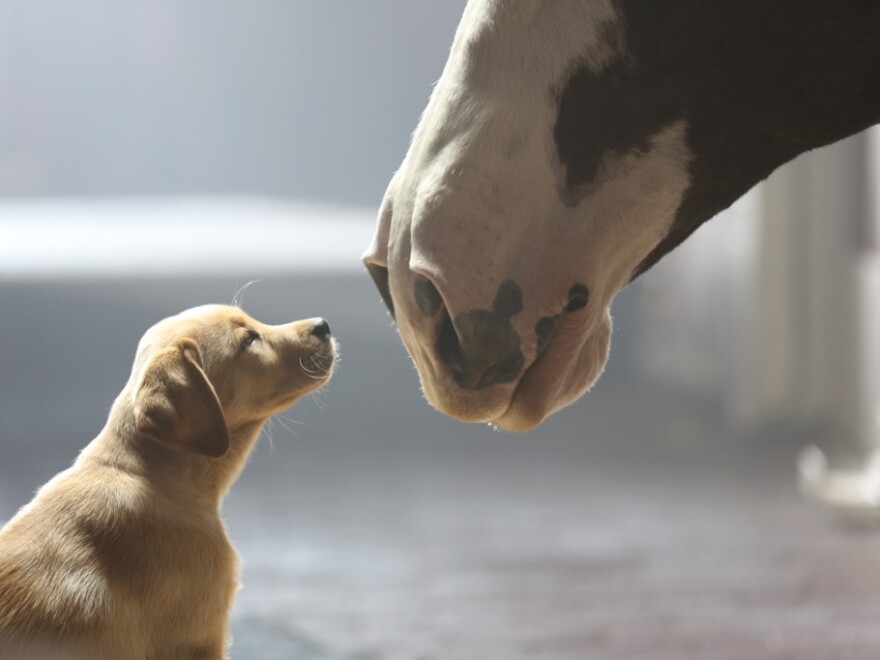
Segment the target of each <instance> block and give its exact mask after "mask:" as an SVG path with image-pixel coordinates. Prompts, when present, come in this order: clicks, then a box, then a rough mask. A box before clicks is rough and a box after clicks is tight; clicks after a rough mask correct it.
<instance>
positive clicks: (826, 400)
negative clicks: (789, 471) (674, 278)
mask: <svg viewBox="0 0 880 660" xmlns="http://www.w3.org/2000/svg"><path fill="white" fill-rule="evenodd" d="M878 142H880V139H878V131H877V129H876V128H875V129H872V130H871V131H868V132H866V133H863V134H861V135H858V136H855V137H853V138H851V139H849V140H846V141H844V142H842V143H840V144H837V145H834V146H832V147H829V148H827V149H824V150H822V151H820V152H817V153H815V154H814V155H812V156H810V160H811V162H810V163H809V164H808V165H807V169H806V176H805V178H804V179H803V182H804V183H806V188H803V187H801V188H800V189H794V190H791V189H790V190H788V191H787V192H788V193H789V194H800V195H802V200H801V201H807V202H808V207H806V208H804V207H803V205H802V204H799V203H798V202H795V203H794V205H796V206H798V207H799V208H800V210H801V212H803V213H804V214H805V215H806V218H804V219H805V220H807V224H808V225H809V227H808V229H807V233H806V238H804V236H801V237H800V239H796V240H798V242H801V243H802V244H805V246H806V247H807V251H808V253H809V254H808V259H807V262H808V263H807V265H805V266H803V267H796V268H797V269H798V270H799V271H800V274H801V275H803V276H805V278H806V279H805V280H804V282H805V284H799V285H798V286H796V288H797V289H799V292H800V293H801V294H802V295H804V294H805V296H804V297H803V298H801V299H800V300H798V299H797V298H796V299H795V303H794V307H796V308H799V309H800V314H799V315H798V318H797V321H796V324H795V332H794V336H795V341H794V342H793V343H794V344H795V348H794V349H793V350H791V351H790V353H791V354H792V356H793V359H794V360H795V361H797V362H805V363H806V364H807V367H806V369H801V368H800V367H799V366H798V367H796V368H797V369H798V370H799V378H802V379H803V380H802V381H801V382H800V384H798V385H797V386H796V393H795V395H794V399H795V400H796V401H798V402H799V403H800V404H801V409H802V412H807V413H809V414H810V415H812V416H813V417H814V418H816V417H817V418H818V419H819V420H821V421H822V422H824V427H825V428H826V436H825V437H824V439H823V440H822V441H820V442H821V444H823V446H822V448H821V449H820V448H818V447H809V448H807V449H806V450H805V451H804V452H803V453H802V455H801V458H800V464H799V467H800V475H801V485H802V488H803V490H804V492H805V494H806V495H808V496H810V497H812V498H814V499H816V500H818V501H820V502H823V503H826V504H829V505H831V506H833V507H835V508H838V509H840V510H842V511H845V512H852V513H870V514H871V515H874V514H880V241H878V236H880V231H878V223H880V212H878V211H880V210H878V198H877V183H878V172H880V168H878V164H880V159H878V155H880V146H878ZM771 194H773V193H771ZM777 201H778V200H777ZM780 205H781V206H784V202H782V203H781V204H780ZM777 210H778V209H777ZM847 452H849V453H850V454H851V455H852V454H854V455H855V460H854V461H849V462H848V461H847V460H846V458H847Z"/></svg>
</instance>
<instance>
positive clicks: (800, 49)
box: [623, 0, 880, 272]
mask: <svg viewBox="0 0 880 660" xmlns="http://www.w3.org/2000/svg"><path fill="white" fill-rule="evenodd" d="M623 7H624V12H625V16H626V24H627V34H628V46H629V50H630V52H631V53H632V57H633V60H634V62H635V66H636V67H637V68H638V69H642V73H643V74H644V76H645V78H646V79H649V80H656V81H658V82H662V84H664V85H667V87H665V88H663V91H662V93H664V94H669V95H671V99H672V102H675V103H680V104H682V105H683V106H684V108H685V109H686V120H687V122H688V142H689V146H690V148H691V151H692V152H693V155H694V156H693V157H694V160H693V163H692V165H691V175H692V181H691V186H690V189H689V191H688V193H687V194H686V196H685V198H684V200H683V201H682V204H681V207H680V209H679V212H678V214H677V216H676V220H675V223H674V225H673V228H672V230H671V232H670V234H669V236H668V237H667V239H666V240H665V241H663V242H662V243H661V244H660V245H659V246H658V247H657V249H656V250H655V251H654V252H653V253H652V254H651V255H649V257H648V258H647V259H646V260H645V262H644V263H643V264H642V266H641V267H640V269H639V272H643V271H644V270H647V268H649V267H650V266H651V265H653V263H654V262H656V261H657V259H659V258H660V257H662V256H663V255H664V254H665V253H666V252H668V251H669V250H670V249H672V248H673V247H675V246H676V245H677V244H678V243H680V242H681V241H682V240H684V238H686V237H687V236H688V235H690V233H691V232H692V231H693V230H694V229H695V228H696V227H697V226H699V225H700V224H702V222H704V221H705V220H708V219H709V218H711V217H712V216H713V215H715V214H716V213H717V212H719V211H720V210H722V209H724V208H726V207H727V206H728V205H730V204H731V203H732V202H733V201H734V200H736V199H737V198H738V197H740V196H741V195H743V194H744V193H745V192H746V191H747V190H748V189H749V188H751V187H752V186H753V185H755V184H756V183H757V182H759V181H761V180H762V179H764V178H765V177H766V176H767V175H769V174H770V172H772V171H773V170H774V169H776V168H777V167H779V166H780V165H781V164H783V163H785V162H787V161H788V160H791V159H792V158H794V157H795V156H797V155H798V154H801V153H803V152H805V151H808V150H810V149H813V148H816V147H819V146H823V145H825V144H829V143H831V142H834V141H836V140H839V139H842V138H844V137H846V136H848V135H852V134H854V133H857V132H859V131H861V130H863V129H865V128H867V127H869V126H871V125H873V124H875V123H877V122H878V121H880V3H876V2H855V1H852V2H850V1H846V2H834V3H828V2H804V1H798V2H795V1H793V0H778V1H775V2H757V1H755V2H736V3H727V2H704V1H702V0H681V1H680V2H676V3H673V2H658V3H650V2H642V1H641V0H624V2H623Z"/></svg>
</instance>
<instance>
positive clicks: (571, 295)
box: [565, 284, 590, 312]
mask: <svg viewBox="0 0 880 660" xmlns="http://www.w3.org/2000/svg"><path fill="white" fill-rule="evenodd" d="M588 302H590V290H589V289H588V288H587V287H585V286H584V285H583V284H575V285H574V286H573V287H571V289H569V291H568V303H567V304H566V305H565V311H566V312H576V311H578V310H579V309H583V308H584V307H586V306H587V303H588Z"/></svg>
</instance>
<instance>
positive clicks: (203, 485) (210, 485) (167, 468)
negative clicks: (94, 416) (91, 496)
mask: <svg viewBox="0 0 880 660" xmlns="http://www.w3.org/2000/svg"><path fill="white" fill-rule="evenodd" d="M264 423H265V420H258V421H253V422H249V423H247V424H242V425H240V426H238V427H236V428H234V429H230V432H229V450H228V451H227V452H226V453H225V454H224V455H223V456H220V457H219V458H211V457H207V456H201V455H198V454H194V453H190V452H186V451H182V450H177V449H172V448H170V447H166V446H164V445H162V444H159V443H158V442H155V441H154V440H151V439H149V438H147V437H144V436H142V435H140V434H138V432H137V431H136V429H135V417H134V406H133V404H132V403H131V396H130V394H129V391H128V388H126V389H125V390H123V391H122V393H121V394H120V395H119V396H118V397H117V398H116V401H115V402H114V404H113V407H112V408H111V410H110V415H109V417H108V420H107V424H106V425H105V426H104V429H103V430H102V431H101V433H100V434H99V435H98V437H96V438H95V439H94V440H93V441H92V442H91V443H89V445H88V446H87V447H86V448H85V449H84V450H83V451H82V453H81V454H80V458H79V459H78V460H77V466H80V467H83V468H99V469H111V470H118V471H120V472H122V473H125V474H127V475H130V476H131V477H134V478H136V479H138V480H139V481H140V482H141V483H144V484H145V485H146V486H148V487H150V488H151V489H152V490H155V491H156V492H157V493H159V494H161V495H162V496H165V497H167V498H169V499H171V500H186V501H187V502H188V503H189V504H188V506H192V505H195V504H201V505H203V506H204V507H205V508H207V509H211V510H214V511H216V510H217V509H219V506H220V503H221V502H222V499H223V497H224V496H225V495H226V493H227V492H228V491H229V488H230V487H231V486H232V484H233V483H234V482H235V480H236V479H237V478H238V475H239V474H240V473H241V470H242V469H243V468H244V465H245V463H246V462H247V457H248V455H249V454H250V452H251V450H252V449H253V446H254V444H255V443H256V440H257V438H258V437H259V435H260V431H261V430H262V428H263V424H264Z"/></svg>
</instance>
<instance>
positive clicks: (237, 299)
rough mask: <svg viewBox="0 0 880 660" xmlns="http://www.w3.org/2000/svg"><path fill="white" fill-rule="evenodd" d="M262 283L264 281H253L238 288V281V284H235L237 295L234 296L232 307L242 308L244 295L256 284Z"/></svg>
mask: <svg viewBox="0 0 880 660" xmlns="http://www.w3.org/2000/svg"><path fill="white" fill-rule="evenodd" d="M260 281H262V280H251V281H250V282H247V283H245V284H243V285H242V286H238V281H236V283H235V286H236V290H235V293H233V294H232V303H231V305H232V306H233V307H239V308H241V306H242V303H244V294H245V292H246V291H247V290H248V289H249V288H250V287H251V286H253V285H254V284H257V283H258V282H260Z"/></svg>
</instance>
